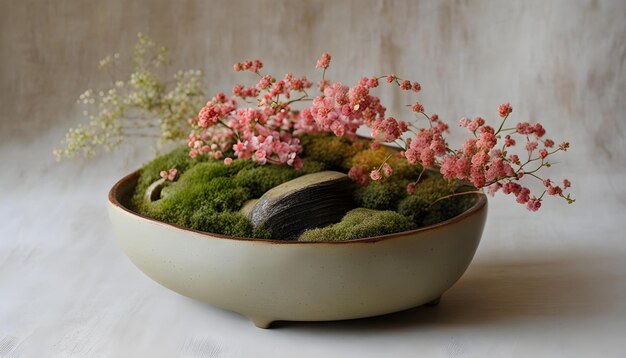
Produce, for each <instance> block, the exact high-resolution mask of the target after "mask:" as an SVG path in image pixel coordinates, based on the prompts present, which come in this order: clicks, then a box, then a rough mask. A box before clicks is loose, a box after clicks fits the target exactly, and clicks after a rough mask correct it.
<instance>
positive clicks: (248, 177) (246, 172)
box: [233, 160, 324, 198]
mask: <svg viewBox="0 0 626 358" xmlns="http://www.w3.org/2000/svg"><path fill="white" fill-rule="evenodd" d="M322 170H324V164H322V163H319V162H315V161H313V160H306V161H305V164H304V167H303V168H302V169H300V170H294V169H293V168H291V167H289V166H286V165H264V166H253V167H250V168H245V169H243V170H241V171H240V172H239V173H237V175H235V176H234V178H233V181H234V182H235V184H236V185H238V186H242V187H245V188H247V189H248V190H250V193H251V196H252V197H253V198H258V197H260V196H261V195H263V194H264V193H265V192H266V191H268V190H270V189H272V188H273V187H275V186H278V185H280V184H282V183H284V182H286V181H289V180H292V179H295V178H297V177H299V176H302V175H305V174H310V173H315V172H319V171H322Z"/></svg>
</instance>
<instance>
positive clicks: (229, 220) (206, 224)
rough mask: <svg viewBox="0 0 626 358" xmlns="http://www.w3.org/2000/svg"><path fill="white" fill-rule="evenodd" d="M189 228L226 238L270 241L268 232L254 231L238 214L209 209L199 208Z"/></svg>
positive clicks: (247, 221) (245, 219) (248, 222)
mask: <svg viewBox="0 0 626 358" xmlns="http://www.w3.org/2000/svg"><path fill="white" fill-rule="evenodd" d="M189 227H190V228H192V229H196V230H201V231H206V232H212V233H219V234H222V235H227V236H236V237H251V238H257V239H270V238H271V235H270V233H269V232H268V231H266V230H262V229H258V230H255V229H254V228H253V227H252V224H251V223H250V220H248V218H246V217H245V216H244V215H242V214H241V213H240V212H238V211H236V212H215V211H213V210H211V209H210V208H209V207H201V208H200V209H198V210H197V211H196V212H194V213H193V215H192V217H191V218H190V224H189Z"/></svg>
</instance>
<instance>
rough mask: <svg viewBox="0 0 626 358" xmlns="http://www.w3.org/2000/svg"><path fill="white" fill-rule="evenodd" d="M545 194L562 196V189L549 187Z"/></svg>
mask: <svg viewBox="0 0 626 358" xmlns="http://www.w3.org/2000/svg"><path fill="white" fill-rule="evenodd" d="M546 192H547V193H548V195H560V194H563V189H561V188H560V187H558V186H552V185H550V186H549V187H548V188H547V189H546Z"/></svg>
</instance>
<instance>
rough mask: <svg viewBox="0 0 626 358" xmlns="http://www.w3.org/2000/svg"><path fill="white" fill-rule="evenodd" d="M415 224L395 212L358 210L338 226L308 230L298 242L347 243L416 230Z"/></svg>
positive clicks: (353, 211) (349, 214) (350, 212)
mask: <svg viewBox="0 0 626 358" xmlns="http://www.w3.org/2000/svg"><path fill="white" fill-rule="evenodd" d="M415 227H416V226H415V224H414V223H413V222H412V221H411V220H410V219H409V218H407V217H405V216H403V215H400V214H399V213H397V212H395V211H379V210H371V209H365V208H358V209H354V210H351V211H349V212H348V213H347V214H346V215H345V216H344V217H343V219H341V221H340V222H338V223H337V224H333V225H330V226H327V227H324V228H318V229H312V230H307V231H305V232H303V233H302V235H300V238H298V241H346V240H356V239H362V238H365V237H372V236H380V235H386V234H392V233H395V232H401V231H407V230H411V229H414V228H415Z"/></svg>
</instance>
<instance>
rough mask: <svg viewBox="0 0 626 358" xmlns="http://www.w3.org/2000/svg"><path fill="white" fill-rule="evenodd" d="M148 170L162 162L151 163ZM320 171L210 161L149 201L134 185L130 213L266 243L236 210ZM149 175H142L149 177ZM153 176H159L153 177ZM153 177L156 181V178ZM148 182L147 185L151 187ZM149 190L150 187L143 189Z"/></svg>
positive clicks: (260, 232)
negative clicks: (296, 178)
mask: <svg viewBox="0 0 626 358" xmlns="http://www.w3.org/2000/svg"><path fill="white" fill-rule="evenodd" d="M149 165H150V166H151V167H156V166H158V165H163V162H162V161H160V162H158V163H156V164H155V163H150V164H149ZM322 169H323V164H321V163H317V162H314V161H309V162H308V163H306V164H305V166H304V167H303V168H302V169H301V170H294V169H293V168H290V167H287V166H278V165H266V166H258V165H256V164H255V163H254V162H252V161H250V160H235V161H233V163H232V164H231V165H224V164H223V163H222V162H218V161H211V162H204V163H197V164H195V165H193V166H191V167H190V168H189V169H187V170H186V171H185V172H184V173H183V174H182V175H180V177H179V179H178V181H176V182H168V183H167V185H168V186H167V188H165V189H164V192H165V191H167V196H164V197H163V198H161V199H160V200H157V201H154V202H149V201H147V200H146V199H145V198H144V192H145V190H146V189H145V188H144V187H145V186H142V187H141V188H140V187H139V186H138V187H137V189H136V192H135V197H136V198H138V200H137V202H138V203H139V205H137V206H136V208H135V210H136V211H137V212H139V213H140V214H143V215H146V216H149V217H152V218H154V219H157V220H160V221H163V222H167V223H171V224H176V225H180V226H183V227H187V228H191V229H196V230H201V231H207V232H212V233H217V234H223V235H229V236H240V237H255V238H269V233H268V232H267V231H266V230H261V229H259V230H255V229H253V227H252V224H251V223H250V221H249V220H248V219H247V218H246V217H245V216H243V215H242V214H241V213H239V212H238V210H239V209H240V208H241V207H242V206H243V204H244V202H246V201H247V200H249V199H251V198H253V197H258V196H260V195H261V194H263V193H264V192H265V191H267V190H269V189H270V188H272V187H274V186H276V185H279V184H282V183H283V182H285V181H288V180H291V179H294V178H295V177H298V176H300V175H304V174H307V173H310V172H316V171H320V170H322ZM148 173H149V171H146V175H148ZM157 175H158V173H157ZM159 178H160V176H157V177H156V179H155V180H157V179H159ZM150 183H152V182H150ZM148 185H149V184H148Z"/></svg>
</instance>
